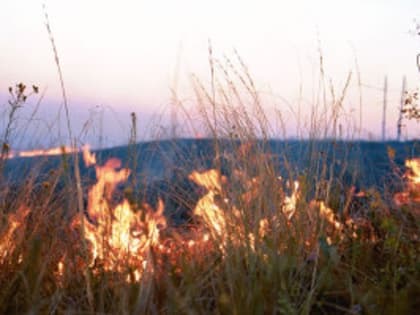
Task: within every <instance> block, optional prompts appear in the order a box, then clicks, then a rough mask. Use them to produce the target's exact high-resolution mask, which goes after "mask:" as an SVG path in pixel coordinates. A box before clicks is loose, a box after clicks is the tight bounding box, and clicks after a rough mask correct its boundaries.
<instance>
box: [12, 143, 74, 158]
mask: <svg viewBox="0 0 420 315" xmlns="http://www.w3.org/2000/svg"><path fill="white" fill-rule="evenodd" d="M74 152H78V149H76V148H73V147H69V146H60V147H55V148H50V149H36V150H30V151H19V152H12V153H10V155H9V158H15V157H35V156H54V155H62V154H69V153H74Z"/></svg>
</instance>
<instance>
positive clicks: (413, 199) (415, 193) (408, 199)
mask: <svg viewBox="0 0 420 315" xmlns="http://www.w3.org/2000/svg"><path fill="white" fill-rule="evenodd" d="M405 166H406V167H407V168H408V170H407V172H406V174H405V177H406V178H407V179H408V182H407V187H406V189H405V191H403V192H399V193H396V194H395V195H394V202H395V203H396V204H397V205H398V206H402V205H405V204H410V203H420V158H416V159H409V160H406V161H405Z"/></svg>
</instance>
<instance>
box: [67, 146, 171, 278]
mask: <svg viewBox="0 0 420 315" xmlns="http://www.w3.org/2000/svg"><path fill="white" fill-rule="evenodd" d="M83 156H84V160H85V163H86V165H88V166H91V165H92V166H95V171H96V178H97V182H96V184H95V185H94V186H93V187H92V188H91V189H90V190H89V193H88V209H87V213H88V217H89V218H88V219H87V220H85V221H84V223H85V224H84V236H85V238H86V239H87V240H88V241H89V243H90V245H91V256H92V257H91V266H93V265H94V264H95V263H96V262H100V263H101V264H102V265H103V267H104V269H105V270H106V271H118V272H119V271H123V269H124V268H125V267H130V268H132V269H134V270H135V275H136V276H135V278H136V279H138V278H139V275H140V274H141V272H142V270H143V267H144V266H146V265H147V259H148V251H149V250H150V249H151V248H152V247H154V246H157V245H158V244H159V240H160V230H161V229H163V228H165V227H166V219H165V217H164V215H163V211H164V204H163V202H162V201H161V200H159V202H158V205H157V210H156V211H154V210H153V209H152V208H151V207H150V206H149V205H142V207H141V208H138V209H137V208H134V207H133V206H132V205H131V204H130V203H129V201H128V200H126V199H124V200H123V201H122V202H120V203H119V204H117V205H115V206H112V199H113V194H114V192H115V189H116V187H117V185H118V184H120V183H123V182H125V181H126V180H127V179H128V177H129V175H130V171H129V170H128V169H125V168H121V161H119V160H118V159H109V160H108V161H107V162H106V163H105V164H104V165H102V166H99V165H96V157H95V155H94V154H92V153H91V152H90V151H89V148H88V147H84V148H83ZM75 223H76V224H79V223H80V218H78V219H76V222H75Z"/></svg>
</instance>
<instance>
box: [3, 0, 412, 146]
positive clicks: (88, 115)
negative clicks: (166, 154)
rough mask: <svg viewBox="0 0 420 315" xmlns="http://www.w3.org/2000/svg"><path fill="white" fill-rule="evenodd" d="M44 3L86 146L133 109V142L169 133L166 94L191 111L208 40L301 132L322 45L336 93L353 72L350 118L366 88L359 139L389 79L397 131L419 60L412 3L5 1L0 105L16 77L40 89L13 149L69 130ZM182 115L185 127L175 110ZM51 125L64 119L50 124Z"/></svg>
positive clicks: (105, 141) (105, 139)
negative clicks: (241, 66)
mask: <svg viewBox="0 0 420 315" xmlns="http://www.w3.org/2000/svg"><path fill="white" fill-rule="evenodd" d="M43 4H45V6H46V12H47V13H48V17H49V23H50V26H51V29H52V33H53V37H54V41H55V44H56V46H57V50H58V55H59V60H60V64H61V70H62V73H63V78H64V84H65V89H66V92H67V96H68V101H69V111H70V114H71V125H72V129H73V131H74V134H75V136H78V137H80V139H82V141H86V142H92V143H93V145H94V146H95V145H96V146H98V145H101V146H102V145H103V146H112V145H117V144H122V143H126V142H127V139H128V137H129V134H130V128H129V125H130V123H129V122H130V113H131V112H135V113H136V114H137V117H138V125H139V126H138V128H139V132H138V133H139V136H138V138H139V140H142V139H147V138H149V137H151V134H152V133H153V132H155V133H156V132H161V134H163V135H165V132H166V133H168V131H167V130H169V127H168V118H167V117H168V115H169V113H170V111H171V102H172V100H173V98H172V92H173V91H176V94H177V95H178V98H179V99H181V100H183V101H185V102H186V105H185V106H186V108H187V109H189V107H188V106H194V89H193V87H192V83H191V74H192V73H193V74H195V75H196V76H197V77H198V78H200V80H202V81H203V82H208V81H209V80H210V69H209V63H208V57H209V56H208V45H209V40H210V41H211V46H212V50H213V54H214V57H215V58H220V59H223V56H228V57H229V58H232V59H234V58H235V53H234V51H235V50H236V51H237V52H238V53H239V55H240V56H241V58H242V59H243V60H244V62H245V63H246V65H247V68H248V69H249V72H250V74H251V75H252V77H253V79H254V81H255V82H256V87H257V90H258V91H259V92H261V93H262V94H269V95H270V97H271V98H270V99H269V100H267V103H266V104H265V105H264V106H265V109H266V110H267V112H268V113H272V112H273V110H275V109H276V110H277V109H280V110H282V111H284V117H286V121H287V126H286V127H287V129H288V131H287V135H286V136H289V137H294V136H296V135H297V132H296V120H297V118H296V106H297V103H299V104H301V105H299V106H302V108H301V112H302V114H301V115H302V120H303V121H305V120H309V115H310V111H311V108H312V106H313V104H314V102H315V101H314V95H316V94H317V90H319V86H318V85H317V83H316V82H317V79H316V78H317V76H318V75H319V51H320V50H321V51H322V55H323V60H324V66H325V76H326V81H327V83H328V84H330V82H331V84H332V85H334V89H335V90H336V91H337V94H339V92H338V91H340V90H341V89H342V88H343V86H344V84H345V82H346V78H347V76H348V73H349V72H350V71H351V72H352V79H351V84H350V88H349V91H348V96H347V97H346V98H345V104H344V106H345V111H346V115H347V114H349V115H352V116H354V118H352V119H353V120H354V123H355V124H357V123H358V122H357V121H358V119H359V117H360V113H359V108H360V104H359V103H360V95H359V94H360V93H359V92H360V91H361V92H362V100H363V101H362V102H363V107H362V117H363V119H362V120H363V122H362V131H361V134H360V136H361V137H363V138H372V139H379V138H380V136H381V118H380V117H382V103H383V91H382V89H383V85H384V78H385V76H387V78H388V110H387V130H386V131H387V137H388V138H392V137H395V130H396V127H395V126H396V120H397V118H398V107H399V102H400V97H401V89H402V88H401V85H402V77H403V76H406V77H407V88H408V89H409V90H410V89H415V88H416V87H417V85H418V83H420V81H419V75H418V71H417V68H416V61H415V60H416V54H417V53H420V36H417V37H416V36H414V35H412V34H410V30H413V28H414V22H413V20H414V19H416V18H417V19H419V20H420V1H416V0H351V1H350V0H349V1H348V0H342V1H337V0H318V1H312V0H301V1H299V0H297V1H282V0H248V1H247V0H241V1H237V0H212V1H207V0H206V1H205V0H177V1H173V0H167V1H164V0H153V1H152V0H150V1H149V0H147V1H146V0H137V1H128V0H121V1H105V0H101V1H99V0H84V1H81V0H73V1H61V0H54V1H52V0H51V1H47V0H45V1H38V0H26V1H25V0H1V1H0V47H1V49H0V106H2V105H4V106H3V109H2V110H3V111H4V110H6V111H7V99H8V94H7V89H8V87H9V86H11V85H14V84H16V83H18V82H24V83H25V84H27V85H29V86H30V85H32V84H35V85H37V86H39V87H40V90H41V92H42V95H43V97H42V100H41V102H40V105H39V109H38V112H37V114H38V115H40V118H39V119H38V120H36V121H31V123H33V124H34V127H33V128H34V129H33V131H32V132H31V137H30V140H31V141H29V140H28V135H27V134H26V135H25V138H24V139H20V142H18V143H17V144H16V145H17V146H31V145H32V146H36V145H37V144H43V145H46V144H45V139H46V137H48V139H50V140H51V142H54V141H63V137H64V138H65V128H64V127H62V126H64V122H63V121H64V118H63V117H64V116H63V115H64V114H63V111H62V103H63V101H62V97H61V89H60V81H59V78H58V74H57V67H56V65H55V62H54V55H53V51H52V48H51V42H50V39H49V35H48V33H47V30H46V27H45V17H44V11H43V6H42V5H43ZM358 73H359V74H360V78H361V83H362V89H359V88H358V87H359V85H358V84H357V74H358ZM38 100H39V96H34V97H31V99H30V101H28V105H27V108H26V109H23V110H22V115H23V116H24V118H23V119H22V120H21V121H20V123H22V124H25V123H27V122H28V120H29V118H28V117H29V116H30V115H31V113H32V111H33V110H34V109H35V108H36V106H37V105H36V104H37V102H38ZM299 100H300V101H299ZM302 100H303V101H302ZM4 108H5V109H4ZM60 108H61V111H60ZM25 110H26V112H25ZM193 110H194V109H193V108H191V111H193ZM25 115H26V116H25ZM4 117H7V116H5V115H3V124H4V120H5V118H4ZM178 122H179V124H181V125H182V124H184V122H183V121H182V117H181V115H180V116H179V118H178ZM56 125H59V126H61V127H59V128H58V129H60V130H59V132H58V133H57V132H56V129H55V128H56V127H57V126H56ZM16 129H17V128H16ZM61 129H63V130H61ZM151 130H152V131H153V132H152V131H151ZM159 130H160V131H159ZM404 134H405V135H406V136H407V137H415V136H418V135H419V134H420V127H419V125H418V124H413V123H411V124H410V123H407V124H406V128H405V130H404ZM22 137H23V136H22Z"/></svg>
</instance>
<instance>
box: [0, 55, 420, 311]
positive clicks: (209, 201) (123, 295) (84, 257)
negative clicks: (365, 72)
mask: <svg viewBox="0 0 420 315" xmlns="http://www.w3.org/2000/svg"><path fill="white" fill-rule="evenodd" d="M209 55H210V67H211V74H212V76H211V81H210V84H209V86H210V88H206V87H205V84H203V83H202V82H201V81H199V80H198V79H197V78H194V79H193V82H194V89H195V92H196V96H197V104H198V105H197V106H198V108H199V111H200V114H201V118H202V122H203V123H202V125H201V126H200V127H196V128H206V129H207V131H208V134H210V135H211V136H212V139H213V140H214V141H213V142H214V150H215V152H216V157H215V159H214V161H213V165H214V168H212V169H207V170H197V171H194V172H192V173H191V174H190V175H189V179H190V180H191V181H192V182H194V183H196V184H197V185H198V186H199V187H201V194H200V198H199V200H198V202H197V204H191V205H190V208H191V211H190V213H189V217H190V219H189V220H185V221H184V222H182V223H179V222H178V223H177V224H175V223H174V222H171V220H169V218H168V217H166V216H165V215H164V213H170V211H171V209H165V204H164V203H163V202H162V201H159V202H157V204H156V205H155V206H152V205H149V204H146V203H145V202H143V201H142V200H140V199H138V198H137V196H138V191H137V189H138V185H136V184H135V180H131V181H130V180H129V178H130V170H129V169H126V168H123V167H122V164H121V161H118V160H116V159H111V160H108V161H102V162H98V161H97V158H96V156H95V155H94V154H92V153H90V151H89V150H88V148H84V149H83V157H84V160H85V163H86V166H87V167H90V168H91V171H92V172H94V173H95V176H96V181H95V182H94V183H91V181H89V180H88V179H87V178H83V174H81V173H80V170H79V161H78V160H79V159H80V158H81V154H80V153H78V152H77V151H75V152H73V153H71V154H67V153H68V151H69V150H67V151H66V150H65V149H64V148H63V151H62V152H61V157H62V159H61V163H60V165H59V166H57V167H56V168H55V169H53V170H51V171H50V173H49V174H48V176H44V177H43V178H45V180H41V181H40V180H39V176H40V174H37V173H36V172H32V175H31V176H28V177H27V178H26V179H25V181H24V182H23V183H20V184H19V185H15V186H11V185H9V184H8V181H7V179H6V178H4V177H3V176H2V177H0V216H1V221H0V265H1V267H0V288H1V289H0V313H2V314H26V313H28V314H37V313H41V314H156V313H163V314H184V313H185V314H203V313H211V314H414V313H415V311H416V309H418V308H419V307H420V300H419V296H420V262H419V225H420V212H419V209H420V197H419V195H420V172H419V168H420V160H416V159H413V160H409V161H407V165H406V166H407V168H406V175H405V176H404V178H401V181H402V182H403V183H404V184H403V187H402V189H401V191H399V192H395V194H392V195H390V194H384V193H383V190H381V189H379V187H371V188H370V189H369V190H366V191H357V190H356V189H355V187H354V186H352V185H351V183H348V185H345V184H343V183H342V182H341V180H342V177H340V176H341V174H342V173H341V172H337V170H336V168H334V167H333V166H331V165H336V163H335V160H334V159H335V155H334V154H333V156H332V158H333V161H332V162H331V160H328V159H327V158H324V157H323V156H322V155H320V154H319V152H317V145H316V143H317V142H316V141H315V140H314V141H313V148H312V151H311V153H310V159H309V164H308V165H307V169H306V170H305V172H304V173H299V174H297V173H296V171H295V169H294V168H293V161H288V160H287V159H286V157H282V158H283V160H282V164H283V165H285V166H286V170H287V173H288V177H287V178H280V177H279V173H278V171H279V169H278V165H277V162H278V161H276V160H275V159H273V157H272V155H271V154H270V152H269V148H268V146H266V143H267V141H268V139H269V138H270V137H271V136H272V134H273V133H274V131H273V129H272V127H271V126H270V123H269V120H268V119H267V117H266V115H265V112H264V110H263V104H262V101H261V99H260V96H259V94H258V92H257V89H256V87H255V84H254V82H253V81H252V79H251V76H250V75H249V73H248V70H247V69H246V66H245V64H244V63H243V62H242V60H241V59H240V58H238V59H237V60H238V63H239V66H233V62H232V61H231V60H229V59H226V60H225V62H223V63H222V62H220V61H218V60H215V59H213V57H212V52H211V51H210V54H209ZM349 80H350V75H349ZM321 88H322V89H328V90H331V91H333V90H334V89H330V88H327V87H321ZM16 89H17V90H16V91H17V92H18V93H20V94H17V98H16V99H15V100H14V101H13V100H12V102H11V103H10V106H11V108H10V119H13V117H15V115H16V114H17V113H16V112H17V111H18V109H19V107H16V106H21V105H23V103H24V101H25V100H26V97H25V99H23V96H25V87H24V85H18V86H17V87H16ZM346 89H347V84H346V85H345V87H344V88H343V90H342V93H341V95H339V96H337V97H332V100H331V103H326V102H327V101H326V100H325V99H324V102H325V103H324V104H321V105H322V106H319V105H320V104H314V111H313V117H312V121H311V125H310V128H311V129H310V134H311V135H312V136H313V138H314V139H315V138H318V139H319V138H328V139H331V142H329V143H331V144H330V145H331V147H332V149H334V143H335V142H334V140H336V139H337V138H338V137H339V132H338V128H339V120H340V109H341V108H342V106H341V105H342V102H343V100H344V97H345V93H346ZM33 91H34V92H36V90H35V87H34V88H33ZM19 95H20V96H19ZM332 95H333V96H334V95H335V93H333V94H332ZM21 101H22V103H21ZM13 102H14V103H13ZM13 104H16V105H13ZM179 106H180V108H181V107H182V104H179ZM320 107H321V108H322V110H319V111H318V110H317V108H320ZM186 112H187V111H186ZM186 119H188V118H186ZM279 119H280V121H281V116H279ZM133 120H134V121H135V119H134V118H133ZM189 122H190V123H191V121H189ZM280 125H281V124H280ZM7 128H10V127H8V126H6V130H5V132H4V135H6V136H5V137H4V139H3V148H2V153H1V160H0V163H1V164H0V166H1V167H0V170H1V171H2V170H3V168H4V166H5V165H7V163H8V162H9V161H10V158H11V155H10V143H11V141H12V137H11V134H10V132H9V130H8V129H7ZM223 141H224V142H226V141H227V142H229V143H230V144H231V147H232V148H233V151H229V152H230V154H229V155H228V156H226V154H225V153H226V152H225V151H224V147H223V145H221V143H222V142H223ZM175 143H176V142H175ZM128 150H130V147H128ZM73 151H74V150H73ZM332 152H334V150H332ZM41 153H42V152H41ZM44 153H45V152H44ZM44 153H43V154H44ZM127 156H128V157H129V156H130V154H128V155H127ZM221 156H224V158H225V159H224V162H223V165H222V163H221V159H220V157H221ZM390 158H392V154H391V153H390ZM126 162H127V161H123V163H126ZM340 165H342V167H343V168H344V167H346V168H348V169H353V170H357V169H358V167H357V165H347V164H346V163H343V162H341V164H340ZM302 174H303V175H302ZM354 176H363V175H362V174H358V173H357V171H354ZM121 185H122V186H123V189H120V188H121ZM191 193H193V192H191ZM179 198H182V195H180V196H179ZM164 210H165V212H164Z"/></svg>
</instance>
